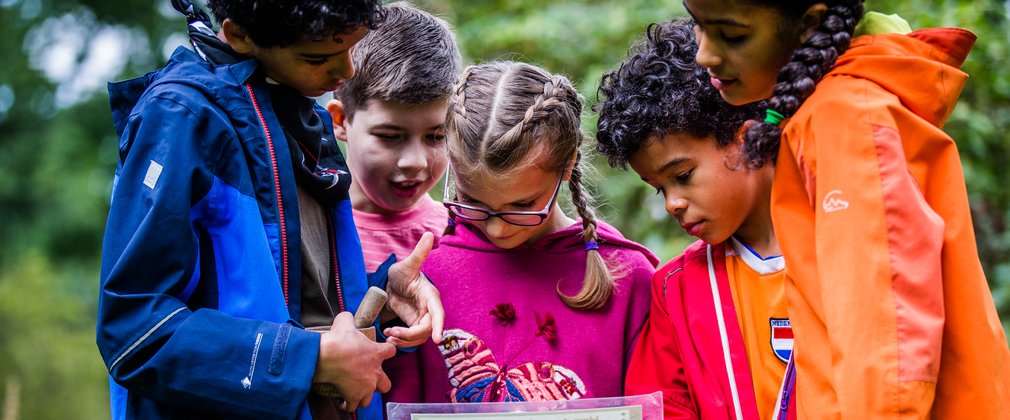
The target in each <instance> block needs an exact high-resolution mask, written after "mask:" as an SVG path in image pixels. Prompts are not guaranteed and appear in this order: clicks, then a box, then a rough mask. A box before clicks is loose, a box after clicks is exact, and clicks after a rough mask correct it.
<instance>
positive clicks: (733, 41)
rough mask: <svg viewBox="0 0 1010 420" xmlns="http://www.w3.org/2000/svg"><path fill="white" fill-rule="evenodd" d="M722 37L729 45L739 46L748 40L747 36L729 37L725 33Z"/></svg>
mask: <svg viewBox="0 0 1010 420" xmlns="http://www.w3.org/2000/svg"><path fill="white" fill-rule="evenodd" d="M720 36H721V37H722V40H723V41H725V42H726V43H727V44H739V43H741V42H743V41H744V40H746V39H747V36H746V35H728V34H726V33H725V32H723V33H722V34H721V35H720Z"/></svg>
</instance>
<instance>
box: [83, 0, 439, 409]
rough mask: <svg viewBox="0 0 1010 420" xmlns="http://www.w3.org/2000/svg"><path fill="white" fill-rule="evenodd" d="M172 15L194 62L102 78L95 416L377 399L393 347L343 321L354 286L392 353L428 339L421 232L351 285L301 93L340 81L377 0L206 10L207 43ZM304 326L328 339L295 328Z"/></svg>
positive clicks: (326, 137)
mask: <svg viewBox="0 0 1010 420" xmlns="http://www.w3.org/2000/svg"><path fill="white" fill-rule="evenodd" d="M173 3H174V5H175V6H176V8H177V9H179V10H180V11H184V12H185V13H186V14H187V17H188V20H189V23H190V35H191V41H192V43H193V46H194V51H190V50H188V49H185V48H179V49H178V50H176V52H175V53H174V54H173V55H172V57H171V59H170V60H169V62H168V64H166V65H165V67H164V68H162V69H160V70H158V71H155V72H153V73H150V74H148V75H146V76H144V77H141V78H137V79H134V80H130V81H126V82H120V83H114V84H110V85H109V93H110V102H111V104H112V108H113V119H114V122H115V126H116V131H117V132H118V133H119V135H120V141H119V152H120V160H119V164H118V165H117V168H116V177H115V181H114V184H113V191H112V202H111V209H110V212H109V220H108V224H107V227H106V234H105V241H104V244H103V257H102V258H103V260H102V272H101V276H102V277H101V292H100V295H99V308H98V311H99V313H98V325H97V342H98V347H99V350H100V352H101V354H102V357H103V359H104V360H105V363H106V366H107V368H108V369H109V373H110V376H111V378H112V379H113V380H114V382H112V383H111V394H112V395H111V398H112V415H113V418H167V417H172V418H176V417H179V418H203V417H254V418H275V417H278V418H279V417H283V418H294V417H298V418H309V417H311V416H312V414H317V413H319V411H318V409H319V407H320V406H321V405H320V404H316V403H318V402H319V399H320V398H319V397H315V396H313V395H312V394H311V393H310V387H311V385H312V384H313V383H329V384H332V385H334V386H335V387H336V388H337V390H338V391H339V393H340V395H342V396H343V399H344V402H343V405H342V408H344V409H345V410H348V411H354V410H355V409H357V408H358V407H359V406H360V407H365V406H368V405H369V403H370V402H371V399H372V394H373V393H374V392H376V391H379V392H383V391H386V390H388V389H389V379H388V378H387V377H386V375H385V374H384V373H383V372H382V369H381V363H382V361H383V360H385V359H387V358H389V357H391V356H392V355H393V354H394V352H395V350H394V346H393V345H392V344H389V343H373V342H371V341H369V340H368V339H366V338H365V337H364V336H363V335H361V334H359V333H358V332H357V330H356V329H355V328H354V325H353V322H352V321H351V315H350V313H349V312H353V311H355V310H356V309H357V306H358V305H359V303H360V301H361V298H362V297H363V296H364V293H365V291H366V289H367V288H368V287H369V286H379V287H382V288H384V289H385V290H386V291H387V292H388V293H389V296H390V299H389V303H388V304H387V306H386V308H385V309H384V312H383V314H382V317H381V319H382V320H383V321H388V320H392V319H393V318H395V317H399V318H400V319H401V320H402V321H403V322H404V323H405V324H406V325H407V326H408V327H394V328H388V329H386V330H385V331H382V332H383V333H384V334H385V336H388V337H391V339H390V341H391V342H395V343H396V344H397V345H400V346H410V345H417V344H420V343H422V342H423V341H424V340H426V339H427V337H428V336H429V335H430V336H431V337H432V338H433V339H435V341H436V342H438V341H441V328H442V327H441V324H442V307H441V303H440V301H439V297H438V292H437V291H436V290H435V289H434V287H433V286H432V285H431V283H430V282H428V281H427V279H426V278H425V277H424V276H423V275H422V274H420V272H419V267H420V265H421V263H422V262H423V260H424V258H425V257H426V256H427V252H428V250H430V248H431V237H430V235H429V236H426V237H424V238H422V239H421V241H420V243H419V244H418V246H417V248H416V249H415V251H414V253H413V254H411V255H410V256H409V257H408V258H406V259H405V260H403V261H401V262H399V263H395V264H394V263H393V260H392V259H390V260H389V261H387V262H386V263H385V264H383V265H382V266H380V267H379V269H378V270H377V271H376V272H375V273H372V274H367V275H366V273H365V269H364V263H363V259H362V254H361V244H360V242H359V240H358V237H357V234H356V232H355V228H354V224H353V220H352V219H351V206H350V202H349V200H348V192H347V191H348V185H349V184H350V175H349V174H348V171H347V167H346V164H345V163H344V159H343V157H342V156H341V154H340V151H339V148H338V147H337V145H336V141H335V139H334V138H333V133H332V131H331V130H330V127H331V122H330V120H329V115H328V114H327V113H326V112H325V111H324V110H322V108H321V107H319V106H318V105H316V104H315V102H314V100H313V99H312V98H311V97H312V96H319V95H322V94H324V93H326V92H329V91H332V90H334V89H336V88H337V87H339V86H340V84H341V83H343V81H344V80H345V79H347V78H349V77H350V76H351V75H352V74H353V72H354V69H353V65H352V64H351V60H350V50H351V47H353V45H354V44H355V43H356V42H357V41H358V40H360V39H361V38H362V37H363V36H364V35H365V33H366V32H367V31H368V29H369V28H372V27H374V26H375V25H377V24H380V23H381V20H382V18H383V14H384V12H383V9H382V6H381V4H380V2H379V1H378V0H354V1H337V0H300V1H290V0H255V1H254V0H211V1H210V2H209V7H210V9H211V11H212V13H213V14H214V15H215V17H216V18H217V20H218V22H219V23H220V30H219V31H218V32H216V33H215V32H214V31H212V30H211V29H210V27H211V24H210V20H209V18H208V17H207V16H206V14H204V13H203V12H202V11H200V10H199V9H197V8H196V7H195V6H193V5H191V4H189V3H188V1H186V0H173ZM305 317H331V318H334V319H333V325H332V328H331V329H330V330H329V331H327V332H324V333H322V334H319V333H315V332H309V331H305V330H304V329H303V328H302V327H301V323H300V320H301V319H303V318H305ZM380 341H381V340H380ZM310 403H312V404H310ZM310 406H311V407H312V410H310ZM380 407H381V404H372V406H371V408H372V409H373V411H372V412H370V413H367V412H359V417H360V416H364V417H365V418H376V416H381V413H380V412H378V411H377V410H378V409H380Z"/></svg>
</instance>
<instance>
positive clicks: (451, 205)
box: [442, 163, 565, 227]
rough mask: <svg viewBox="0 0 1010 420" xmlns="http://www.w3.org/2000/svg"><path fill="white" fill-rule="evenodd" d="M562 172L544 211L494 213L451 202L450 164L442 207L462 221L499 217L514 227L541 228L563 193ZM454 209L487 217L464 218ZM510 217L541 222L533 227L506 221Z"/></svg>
mask: <svg viewBox="0 0 1010 420" xmlns="http://www.w3.org/2000/svg"><path fill="white" fill-rule="evenodd" d="M560 172H561V174H560V176H558V185H556V186H555V187H554V194H551V199H550V200H549V201H548V202H547V207H545V208H544V209H543V210H540V211H518V210H517V211H493V210H489V209H482V208H480V207H475V206H471V205H467V204H463V203H460V202H458V201H453V200H449V198H448V197H449V174H450V173H452V164H451V163H450V164H448V165H446V168H445V187H444V189H443V191H442V205H443V206H445V208H446V209H448V210H449V213H450V214H452V215H453V216H457V217H459V218H461V219H465V220H473V221H477V222H481V221H486V220H490V219H491V218H492V217H497V218H499V219H501V220H502V221H503V222H505V223H508V224H510V225H514V226H524V227H532V226H540V225H542V224H544V221H545V220H547V218H548V217H550V215H551V209H552V208H553V207H554V204H555V203H556V202H557V199H558V192H560V191H561V184H563V183H564V181H565V170H564V169H562V170H561V171H560ZM456 196H457V197H458V196H459V193H458V192H457V193H456ZM454 207H459V208H464V209H467V210H472V211H476V212H478V213H481V214H483V215H484V216H485V217H484V218H473V217H468V216H464V215H462V214H460V213H459V212H458V211H456V210H455V209H454ZM508 216H539V217H540V221H538V222H537V223H536V224H532V225H528V224H521V223H515V222H512V221H510V220H508V219H506V217H508Z"/></svg>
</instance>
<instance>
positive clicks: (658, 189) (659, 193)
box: [656, 187, 666, 195]
mask: <svg viewBox="0 0 1010 420" xmlns="http://www.w3.org/2000/svg"><path fill="white" fill-rule="evenodd" d="M665 192H666V190H664V189H663V187H656V195H662V194H663V193H665Z"/></svg>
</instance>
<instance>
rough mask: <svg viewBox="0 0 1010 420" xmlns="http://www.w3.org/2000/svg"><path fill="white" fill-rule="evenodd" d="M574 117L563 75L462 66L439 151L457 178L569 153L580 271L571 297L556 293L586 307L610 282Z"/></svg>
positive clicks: (522, 66) (546, 164)
mask: <svg viewBox="0 0 1010 420" xmlns="http://www.w3.org/2000/svg"><path fill="white" fill-rule="evenodd" d="M581 116H582V99H581V98H580V97H579V94H578V93H577V92H576V90H575V88H574V87H573V86H572V83H571V82H570V81H568V79H566V78H565V77H564V76H560V75H552V74H550V73H548V72H547V71H546V70H544V69H542V68H540V67H537V66H534V65H531V64H527V63H519V62H511V61H498V62H492V63H487V64H483V65H478V66H470V67H467V68H466V69H465V70H464V71H463V74H462V75H461V76H460V78H459V79H458V82H457V83H456V87H455V90H454V91H453V94H452V96H451V97H450V104H449V113H448V116H447V118H446V148H447V150H448V153H449V160H450V161H451V162H452V167H453V170H455V171H456V172H457V173H458V175H460V176H468V175H471V174H475V173H492V174H495V175H496V176H500V177H508V176H510V175H514V174H516V173H518V172H519V171H520V170H523V169H526V168H529V166H530V165H537V166H538V167H541V168H543V169H545V170H549V171H558V172H560V171H561V170H563V169H565V168H567V167H568V165H569V164H570V163H571V159H572V156H575V157H576V162H575V165H574V167H573V169H572V172H571V176H570V177H569V179H568V188H569V190H570V191H571V193H572V194H571V195H572V204H573V205H574V207H575V209H576V211H577V212H578V213H579V216H580V217H581V218H582V240H583V241H584V242H586V243H587V246H586V250H587V251H586V252H587V258H586V274H585V276H584V280H583V284H582V288H581V289H580V290H579V292H578V293H577V294H576V295H574V296H568V295H566V294H564V293H563V292H562V291H561V290H560V288H558V289H557V293H558V295H559V296H560V297H561V299H562V300H563V301H564V302H565V304H566V305H568V306H569V307H572V308H576V309H584V310H593V309H598V308H600V307H602V306H603V305H604V304H605V303H606V302H607V301H608V300H609V299H610V295H611V294H612V293H613V289H614V285H615V283H614V279H613V277H612V275H611V272H610V270H609V269H608V267H607V264H606V262H605V261H604V259H603V257H602V256H601V255H600V253H599V250H598V248H597V247H598V246H597V245H596V241H597V239H598V238H597V232H596V229H597V222H596V213H595V212H594V211H593V199H592V196H591V195H590V194H589V193H588V192H587V191H586V188H585V187H584V185H583V176H584V174H585V168H583V165H584V164H583V160H582V152H581V147H582V145H583V140H584V139H585V135H584V134H583V132H582V129H581V126H580V118H581ZM450 225H451V223H450Z"/></svg>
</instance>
